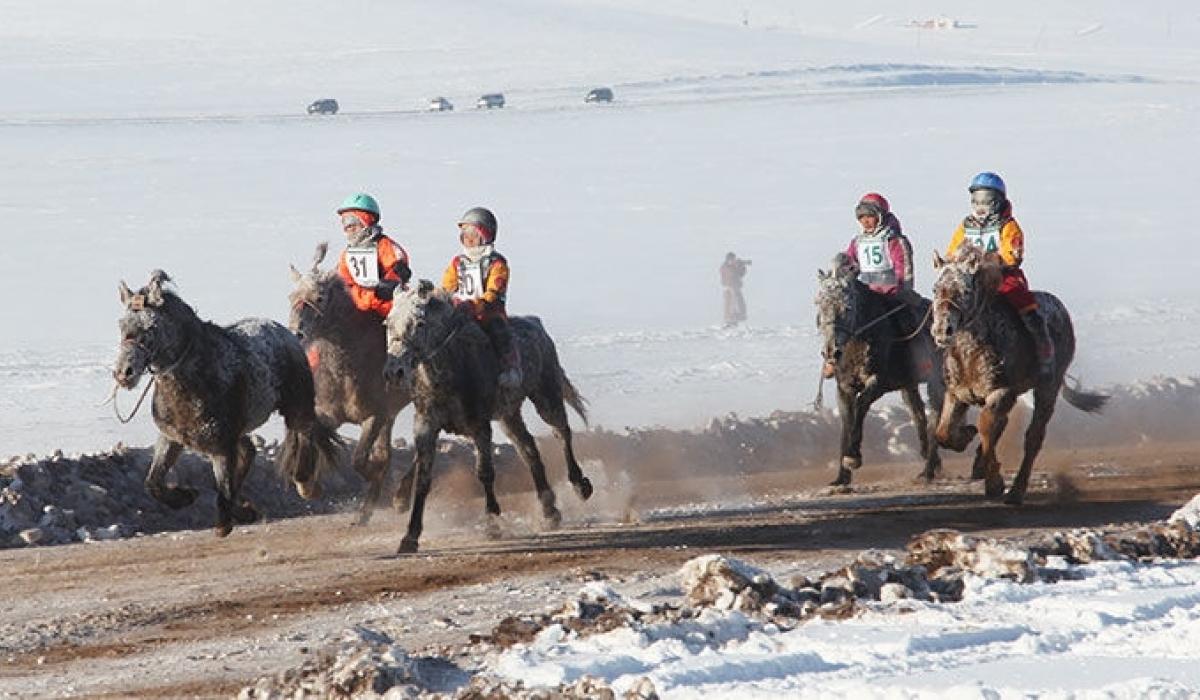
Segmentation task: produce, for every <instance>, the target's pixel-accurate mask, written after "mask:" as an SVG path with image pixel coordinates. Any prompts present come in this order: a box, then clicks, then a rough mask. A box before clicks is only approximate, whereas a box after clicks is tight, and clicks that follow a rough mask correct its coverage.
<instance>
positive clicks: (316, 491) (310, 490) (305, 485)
mask: <svg viewBox="0 0 1200 700" xmlns="http://www.w3.org/2000/svg"><path fill="white" fill-rule="evenodd" d="M294 483H295V484H296V493H298V494H300V498H303V499H304V500H306V501H315V500H317V499H318V498H320V497H321V494H322V493H323V492H324V490H323V489H322V488H321V483H320V482H319V481H316V480H313V481H308V482H300V481H297V482H294Z"/></svg>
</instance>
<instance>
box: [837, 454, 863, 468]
mask: <svg viewBox="0 0 1200 700" xmlns="http://www.w3.org/2000/svg"><path fill="white" fill-rule="evenodd" d="M860 467H862V457H845V456H843V457H842V469H858V468H860Z"/></svg>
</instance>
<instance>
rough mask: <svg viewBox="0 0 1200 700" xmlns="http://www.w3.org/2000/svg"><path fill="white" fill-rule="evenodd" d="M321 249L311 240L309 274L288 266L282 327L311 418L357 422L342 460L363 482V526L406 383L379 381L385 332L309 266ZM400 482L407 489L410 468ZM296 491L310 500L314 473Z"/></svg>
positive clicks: (328, 275)
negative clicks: (305, 367)
mask: <svg viewBox="0 0 1200 700" xmlns="http://www.w3.org/2000/svg"><path fill="white" fill-rule="evenodd" d="M327 250H328V246H327V244H325V243H322V244H320V245H318V246H317V252H316V255H315V256H314V258H313V266H312V270H310V271H309V272H306V273H303V274H302V273H301V272H300V271H299V270H297V269H296V268H295V267H292V268H291V269H292V279H293V280H294V281H295V282H296V289H294V290H293V291H292V293H291V294H290V295H289V296H288V300H289V301H290V302H291V305H292V314H291V320H290V321H289V323H288V326H289V327H290V328H291V329H292V332H293V333H295V334H296V337H298V338H299V339H300V342H301V343H303V344H304V347H305V350H306V352H307V354H308V359H309V364H310V365H312V367H313V379H314V380H315V384H316V396H317V399H316V410H317V418H318V420H320V421H321V423H323V424H324V425H326V426H328V427H329V428H330V429H333V430H336V429H337V428H338V427H339V426H341V425H343V424H345V423H353V424H355V425H358V426H360V427H361V433H360V435H359V439H358V444H357V446H356V447H355V448H354V453H353V455H352V456H351V458H350V464H351V466H352V467H353V468H354V470H355V471H356V472H358V474H359V475H361V476H362V477H363V479H365V480H366V481H367V493H366V495H365V496H364V498H363V502H362V507H361V509H360V510H359V514H358V519H357V520H356V523H357V524H359V525H365V524H366V523H367V521H369V520H370V518H371V512H372V510H373V509H374V508H375V507H376V506H377V505H379V503H380V501H381V500H382V498H383V485H384V482H385V481H386V479H387V475H388V467H389V466H390V465H391V460H392V426H393V425H395V423H396V414H398V413H399V412H400V410H401V409H403V408H404V407H405V406H407V405H408V401H409V399H408V389H407V387H406V386H404V385H402V384H392V383H389V382H385V381H384V380H383V363H384V360H385V359H387V333H386V332H385V330H384V327H383V321H382V319H380V318H379V316H377V315H376V314H374V313H372V312H368V311H361V310H359V309H358V308H357V307H355V306H354V303H353V302H352V301H351V299H350V295H349V294H348V293H347V292H346V286H345V283H344V282H343V281H342V278H341V277H340V276H339V275H338V273H337V271H336V270H329V271H326V272H321V271H320V270H318V269H317V268H318V266H319V265H320V264H321V262H322V261H323V260H324V259H325V254H326V252H327ZM405 483H406V484H407V486H408V490H409V491H411V490H412V472H411V470H410V471H409V473H408V477H407V480H406V482H405ZM401 488H402V489H403V488H404V487H403V486H402V487H401ZM301 493H302V495H304V496H306V497H308V498H315V497H316V496H317V495H319V493H320V488H319V482H318V481H317V480H316V479H314V480H313V481H312V482H310V483H309V484H306V485H305V488H304V490H302V491H301Z"/></svg>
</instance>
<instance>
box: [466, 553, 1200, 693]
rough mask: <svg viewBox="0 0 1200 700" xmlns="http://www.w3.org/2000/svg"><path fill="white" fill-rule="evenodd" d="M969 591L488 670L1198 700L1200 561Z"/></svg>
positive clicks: (672, 682) (744, 689)
mask: <svg viewBox="0 0 1200 700" xmlns="http://www.w3.org/2000/svg"><path fill="white" fill-rule="evenodd" d="M1073 574H1074V575H1077V576H1080V577H1081V578H1080V579H1079V580H1069V581H1061V582H1058V583H1034V584H1021V583H1015V582H1013V581H1009V580H1002V579H983V578H973V579H971V580H970V582H969V583H968V586H967V589H966V592H965V593H964V598H963V600H962V601H961V602H958V603H952V604H939V603H923V602H917V601H912V600H905V601H900V602H895V603H888V604H876V605H875V606H874V608H873V609H872V610H870V611H868V612H866V613H865V614H863V615H861V616H858V617H855V618H853V619H850V620H840V621H832V620H828V621H827V620H814V621H812V622H808V623H805V624H802V625H799V626H797V627H796V628H794V629H791V630H786V631H784V630H781V629H780V628H779V627H778V626H776V625H774V624H772V623H770V622H762V621H760V620H755V619H753V618H751V617H748V616H746V615H745V614H743V613H740V612H737V611H718V610H706V611H705V612H704V613H702V614H701V615H700V617H699V618H698V619H696V620H695V621H693V622H691V623H689V624H662V625H654V626H648V627H643V628H639V629H636V630H635V629H630V628H628V627H622V628H619V629H617V630H614V631H612V632H607V633H604V634H601V635H596V636H591V637H584V638H578V637H577V636H575V635H571V634H569V633H565V632H564V630H563V629H562V628H561V627H552V628H549V629H547V630H545V631H543V632H542V633H541V634H540V635H539V637H538V638H537V639H536V640H535V641H533V642H532V643H530V644H528V645H521V646H519V647H516V648H514V649H512V650H510V651H507V652H505V653H504V654H501V655H499V656H498V657H497V658H496V659H495V660H494V661H493V662H492V663H491V665H490V668H489V671H491V672H493V673H495V674H496V675H498V676H500V677H502V678H507V679H511V680H512V681H517V680H521V681H523V682H524V683H525V684H526V686H527V687H531V686H550V687H554V686H558V685H559V684H562V683H567V684H570V683H573V682H575V681H577V680H578V679H580V678H582V677H583V676H585V675H590V676H594V677H596V678H600V679H602V680H604V681H606V682H608V683H610V684H611V685H612V687H613V688H614V689H615V690H617V691H619V692H624V691H625V690H627V689H629V688H631V687H632V686H634V685H635V683H637V682H638V681H639V679H641V678H643V677H648V678H649V679H650V680H651V681H652V682H653V683H654V686H655V687H656V688H657V689H658V691H659V693H660V694H661V695H662V697H664V698H672V699H675V698H712V697H720V698H785V697H787V698H794V697H806V698H808V697H811V698H818V697H819V698H897V699H899V698H914V697H937V698H1028V697H1038V698H1064V699H1065V698H1076V699H1082V698H1150V697H1152V698H1188V697H1196V693H1197V692H1198V691H1197V689H1200V664H1198V663H1197V662H1198V661H1200V648H1198V647H1197V645H1196V644H1195V641H1194V640H1195V638H1196V635H1197V634H1200V563H1197V562H1195V561H1188V562H1169V563H1162V564H1158V565H1154V566H1141V565H1135V564H1131V563H1128V562H1103V563H1097V564H1088V565H1085V566H1081V567H1076V568H1075V569H1074V570H1073Z"/></svg>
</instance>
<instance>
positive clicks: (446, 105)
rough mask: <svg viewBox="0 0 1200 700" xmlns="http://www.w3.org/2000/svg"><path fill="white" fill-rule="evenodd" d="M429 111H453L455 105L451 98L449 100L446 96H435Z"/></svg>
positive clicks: (430, 103)
mask: <svg viewBox="0 0 1200 700" xmlns="http://www.w3.org/2000/svg"><path fill="white" fill-rule="evenodd" d="M429 111H430V112H452V111H454V105H453V104H451V103H450V100H447V99H446V98H445V97H435V98H433V99H432V100H430V101H429Z"/></svg>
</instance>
